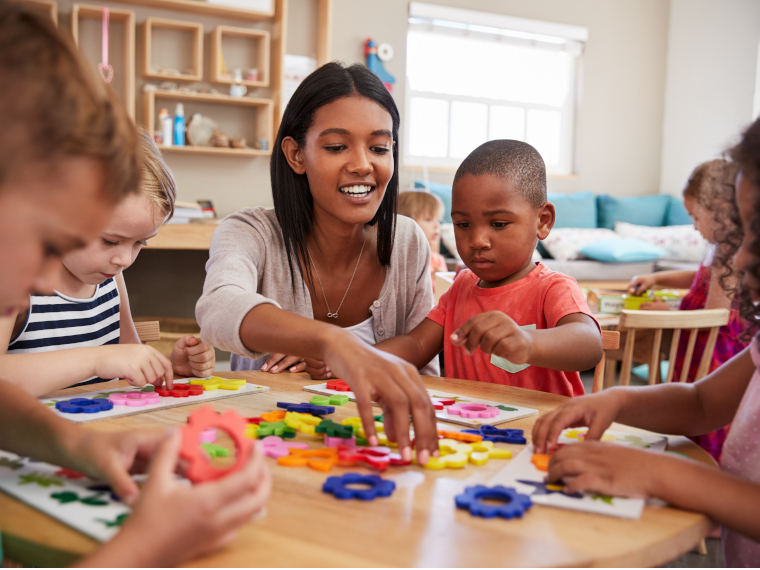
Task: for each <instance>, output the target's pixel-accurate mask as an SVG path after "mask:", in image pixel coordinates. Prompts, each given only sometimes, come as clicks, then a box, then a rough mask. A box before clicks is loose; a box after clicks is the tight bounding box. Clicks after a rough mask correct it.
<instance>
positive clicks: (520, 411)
mask: <svg viewBox="0 0 760 570" xmlns="http://www.w3.org/2000/svg"><path fill="white" fill-rule="evenodd" d="M303 389H304V390H306V391H307V392H312V393H314V394H323V395H333V394H343V395H346V396H348V397H349V398H350V399H351V400H353V401H356V396H355V395H354V393H353V392H339V391H337V390H330V389H328V388H327V383H326V382H325V383H323V384H314V385H312V386H304V387H303ZM427 392H428V394H429V395H430V398H431V399H432V400H433V401H436V400H444V401H445V400H454V404H453V405H450V406H444V407H443V409H442V410H436V412H435V416H436V418H438V419H439V420H441V421H444V422H449V423H453V424H459V425H463V426H469V427H473V426H474V427H477V426H482V425H496V424H502V423H505V422H511V421H513V420H519V419H520V418H525V417H528V416H532V415H534V414H537V413H538V410H534V409H533V408H523V407H521V406H514V405H512V404H503V403H501V402H491V401H489V400H481V399H479V398H470V397H465V396H459V395H458V394H449V393H447V392H439V391H438V390H428V391H427ZM468 404H475V405H482V406H486V407H488V408H490V409H491V412H492V413H496V415H494V416H493V417H479V418H472V417H469V418H468V417H464V416H463V415H461V412H460V413H459V414H455V413H453V410H452V411H450V409H451V408H454V407H455V406H457V407H459V405H465V406H466V405H468ZM497 412H498V413H497Z"/></svg>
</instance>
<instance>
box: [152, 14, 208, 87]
mask: <svg viewBox="0 0 760 570" xmlns="http://www.w3.org/2000/svg"><path fill="white" fill-rule="evenodd" d="M155 30H170V31H173V32H180V33H181V32H186V33H187V32H189V33H190V34H191V35H192V47H191V49H190V50H189V51H190V58H191V62H190V63H191V65H192V68H193V72H192V73H183V71H184V70H183V69H182V68H183V67H185V64H182V65H180V66H179V67H180V69H178V70H177V71H179V73H178V74H171V73H161V72H155V71H151V67H152V66H153V65H155V62H153V61H152V60H153V43H154V40H153V33H154V31H155ZM143 32H144V35H143V54H144V56H145V57H144V60H143V75H144V76H145V77H150V78H154V79H165V80H168V81H201V80H203V25H202V24H198V23H195V22H182V21H179V20H169V19H166V18H154V17H152V16H151V17H149V18H146V19H145V24H144V26H143ZM178 51H184V50H183V49H181V47H180V49H179V50H178Z"/></svg>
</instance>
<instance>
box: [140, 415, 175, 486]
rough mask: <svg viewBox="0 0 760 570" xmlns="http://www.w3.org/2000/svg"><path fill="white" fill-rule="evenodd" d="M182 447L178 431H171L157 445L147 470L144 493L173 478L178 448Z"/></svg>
mask: <svg viewBox="0 0 760 570" xmlns="http://www.w3.org/2000/svg"><path fill="white" fill-rule="evenodd" d="M181 445H182V435H181V434H180V432H179V430H174V431H172V432H171V433H170V434H169V435H168V436H167V437H166V439H164V441H162V442H161V443H160V444H159V445H158V449H157V450H156V453H155V454H154V455H153V461H151V462H150V467H149V468H148V480H147V482H146V484H145V487H146V492H148V491H149V489H151V488H152V487H154V486H156V485H161V484H163V483H164V482H166V481H169V480H171V479H173V478H174V468H175V467H176V465H177V461H178V459H179V448H180V446H181Z"/></svg>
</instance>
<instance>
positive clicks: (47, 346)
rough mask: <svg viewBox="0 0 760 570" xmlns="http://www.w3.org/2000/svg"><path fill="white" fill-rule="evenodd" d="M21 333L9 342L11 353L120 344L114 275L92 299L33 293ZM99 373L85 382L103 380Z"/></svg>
mask: <svg viewBox="0 0 760 570" xmlns="http://www.w3.org/2000/svg"><path fill="white" fill-rule="evenodd" d="M30 303H31V304H30V307H29V312H28V314H27V317H26V322H25V323H24V326H23V328H22V329H21V332H19V334H18V335H16V337H15V338H13V339H12V340H11V342H10V344H9V345H8V351H7V353H8V354H29V353H33V352H50V351H53V350H63V349H65V348H77V347H82V346H103V345H105V344H119V328H120V327H119V325H120V321H119V309H120V306H121V303H120V299H119V289H118V287H117V286H116V281H114V280H113V278H110V279H106V280H105V281H104V282H103V283H101V284H100V285H98V286H97V288H96V289H95V294H94V295H93V296H92V297H90V298H89V299H74V298H72V297H67V296H66V295H63V294H62V293H58V292H57V291H56V293H55V295H32V296H31V297H30ZM103 381H104V379H102V378H98V377H97V376H95V377H93V378H90V379H88V380H86V381H85V382H81V383H80V384H90V383H93V382H103Z"/></svg>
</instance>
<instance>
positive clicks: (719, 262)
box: [628, 159, 748, 461]
mask: <svg viewBox="0 0 760 570" xmlns="http://www.w3.org/2000/svg"><path fill="white" fill-rule="evenodd" d="M736 174H737V166H736V165H735V164H733V163H731V162H728V161H726V160H721V159H718V160H711V161H709V162H705V163H703V164H700V165H699V166H698V167H697V168H696V169H694V172H692V174H691V176H690V177H689V181H688V182H687V183H686V187H685V188H684V191H683V197H684V206H685V207H686V210H687V211H688V212H689V215H690V216H691V217H692V218H693V219H694V227H695V228H696V229H697V230H698V231H699V233H701V234H702V237H704V238H705V240H707V242H708V243H710V244H711V246H712V247H711V248H710V252H709V253H708V255H707V257H706V258H705V260H704V261H702V263H701V265H700V267H699V270H698V271H662V272H659V273H651V274H648V275H637V276H635V277H634V278H633V279H632V280H631V283H630V284H629V285H628V287H629V289H628V290H629V291H630V292H631V293H632V294H639V295H640V294H643V293H644V292H645V291H647V290H648V289H651V288H653V287H657V286H659V287H674V288H677V289H686V288H689V292H688V294H687V295H686V296H685V297H684V298H683V300H682V301H681V305H680V310H682V311H684V310H687V311H693V310H697V309H730V310H731V315H730V317H729V321H728V324H727V325H726V326H723V327H721V328H720V331H719V332H718V337H717V340H716V343H715V351H714V352H713V357H712V360H711V361H710V369H709V372H712V371H714V370H717V369H718V368H719V367H720V366H721V365H722V364H723V363H724V362H727V361H728V360H730V359H731V358H733V357H734V356H736V355H737V354H739V353H740V352H741V351H742V350H744V348H745V347H746V346H747V344H748V340H747V339H744V338H743V337H742V330H743V329H744V323H743V322H742V320H741V317H740V316H739V311H738V306H737V305H736V304H735V303H733V298H734V291H735V290H736V289H737V287H738V276H737V272H736V270H735V269H734V267H733V263H732V261H731V258H732V256H733V255H734V253H735V252H736V249H737V248H738V246H739V243H741V236H742V230H741V225H740V224H739V223H738V220H737V218H738V212H737V206H736V196H735V194H736V188H735V182H736ZM641 308H642V309H645V310H658V311H667V310H669V309H668V306H667V305H666V304H665V303H663V302H653V303H644V304H643V305H642V307H641ZM707 337H708V332H707V331H703V332H700V333H699V334H698V335H697V341H696V344H695V346H694V356H693V358H692V360H691V365H690V367H689V373H688V376H687V382H693V381H694V378H695V377H696V375H697V369H698V368H699V362H700V360H701V359H702V353H703V352H704V350H705V345H706V344H707ZM687 344H688V337H687V336H685V335H682V337H681V338H680V339H679V343H678V354H677V357H676V361H675V362H674V363H672V365H673V368H674V370H673V374H674V376H673V377H674V378H680V376H681V370H682V368H683V361H684V356H685V355H686V350H687ZM727 434H728V428H721V429H719V430H717V431H715V432H711V433H707V434H704V435H700V436H698V437H695V438H693V439H694V441H695V442H696V443H698V444H699V445H700V446H701V447H703V448H704V449H705V450H706V451H707V452H708V453H710V455H712V456H713V457H714V458H715V460H716V461H719V460H720V452H721V449H722V448H723V442H724V441H725V439H726V435H727Z"/></svg>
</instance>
